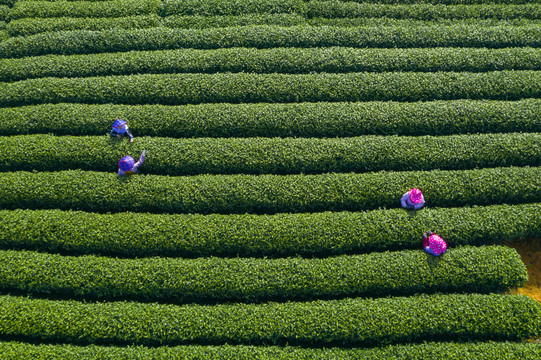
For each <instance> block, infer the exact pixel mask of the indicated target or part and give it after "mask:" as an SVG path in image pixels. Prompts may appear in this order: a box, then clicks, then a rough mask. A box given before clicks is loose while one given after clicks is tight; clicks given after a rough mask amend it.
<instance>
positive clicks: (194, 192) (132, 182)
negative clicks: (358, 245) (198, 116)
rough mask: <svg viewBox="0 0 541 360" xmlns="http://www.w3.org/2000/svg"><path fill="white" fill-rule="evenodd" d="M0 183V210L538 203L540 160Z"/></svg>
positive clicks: (84, 175)
mask: <svg viewBox="0 0 541 360" xmlns="http://www.w3.org/2000/svg"><path fill="white" fill-rule="evenodd" d="M134 155H136V154H134ZM151 159H152V153H147V160H146V161H148V162H150V161H152V160H151ZM142 169H143V171H144V166H143V168H142ZM0 183H2V187H0V209H17V208H28V209H50V208H56V209H72V210H86V211H96V212H108V211H115V212H121V211H136V212H141V211H145V212H172V213H203V214H208V213H227V214H230V213H246V212H248V213H267V214H269V213H277V212H314V211H340V210H354V211H357V210H369V209H375V208H380V207H398V206H399V205H400V201H399V199H400V197H401V196H402V195H403V194H404V192H406V191H407V190H409V189H411V188H412V187H418V188H420V189H422V190H423V193H424V194H425V198H426V201H427V203H428V204H430V206H445V207H449V206H452V207H456V206H465V205H491V204H501V203H508V204H517V203H528V202H541V167H534V168H529V167H525V168H513V167H511V168H494V169H476V170H458V171H441V170H433V171H416V172H379V173H366V174H323V175H286V176H283V175H282V176H280V175H197V176H187V177H168V176H157V175H147V176H133V177H119V176H118V175H116V172H111V173H99V172H92V171H61V172H52V173H48V172H44V173H40V172H38V173H30V172H12V173H0ZM51 184H55V186H54V187H51ZM366 189H370V191H366Z"/></svg>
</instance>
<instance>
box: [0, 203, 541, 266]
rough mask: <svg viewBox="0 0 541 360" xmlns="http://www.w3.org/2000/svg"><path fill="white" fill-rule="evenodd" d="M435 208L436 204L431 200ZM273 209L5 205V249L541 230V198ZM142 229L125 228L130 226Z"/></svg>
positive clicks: (370, 246) (254, 244)
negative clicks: (221, 211) (411, 206)
mask: <svg viewBox="0 0 541 360" xmlns="http://www.w3.org/2000/svg"><path fill="white" fill-rule="evenodd" d="M428 206H431V204H428ZM419 214H422V215H420V216H416V215H415V214H412V213H410V212H406V211H404V210H402V209H389V210H373V211H368V212H354V213H352V212H338V213H337V212H324V213H311V214H288V213H285V214H275V215H252V214H242V215H218V214H211V215H198V214H176V215H170V214H147V213H133V212H129V213H116V214H95V213H88V212H74V211H61V210H0V216H1V218H2V222H0V248H2V249H27V250H39V251H45V252H53V253H59V252H60V253H67V254H96V255H107V256H121V257H149V256H170V257H179V256H181V257H203V256H222V257H223V256H228V257H236V256H242V257H249V256H252V257H253V256H255V257H262V256H269V257H284V256H295V255H301V256H309V257H310V256H319V257H321V256H330V255H342V254H351V253H370V252H373V251H385V250H402V249H418V248H419V241H420V234H422V233H423V232H425V231H426V230H427V229H432V230H433V231H435V232H436V233H438V234H441V235H442V236H443V237H444V238H445V240H446V241H447V243H448V244H449V246H450V247H456V246H461V245H490V244H498V243H501V242H502V241H503V240H506V241H513V240H516V239H520V238H524V237H526V236H538V237H539V236H541V204H518V205H493V206H487V207H473V208H470V207H458V208H439V209H433V208H430V207H427V208H425V209H423V210H421V211H420V212H419ZM127 224H129V226H133V227H134V228H136V229H137V231H134V232H132V231H126V225H127Z"/></svg>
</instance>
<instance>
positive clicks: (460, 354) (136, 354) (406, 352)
mask: <svg viewBox="0 0 541 360" xmlns="http://www.w3.org/2000/svg"><path fill="white" fill-rule="evenodd" d="M0 352H2V356H3V357H4V358H5V359H6V360H27V359H35V360H49V359H51V358H59V359H76V360H79V359H83V358H84V359H89V360H91V359H96V360H103V359H111V360H112V359H115V360H120V359H126V360H131V359H135V358H137V359H155V360H159V359H165V360H171V359H174V360H177V359H179V360H180V359H183V360H184V359H198V360H199V359H238V360H253V359H257V360H267V359H273V360H278V359H280V360H285V359H295V360H312V359H322V360H328V359H335V360H358V359H365V360H368V359H370V360H381V359H387V360H402V359H404V358H408V359H420V360H425V359H427V358H431V359H437V358H440V357H441V358H445V359H451V358H452V359H457V360H461V359H464V360H472V359H487V358H490V359H493V360H507V359H511V358H515V357H516V358H520V359H537V358H539V357H541V346H539V344H533V343H524V342H492V341H491V342H471V343H452V342H439V343H435V342H428V343H426V342H425V343H422V344H407V345H388V346H381V347H377V348H352V349H347V348H303V347H294V346H283V347H282V346H280V347H279V346H247V345H236V346H233V345H221V346H197V345H184V346H174V347H169V346H162V347H156V348H153V347H144V346H127V347H116V346H97V345H87V346H76V345H70V344H61V345H47V344H40V345H35V344H27V343H21V342H0Z"/></svg>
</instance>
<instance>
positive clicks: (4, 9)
mask: <svg viewBox="0 0 541 360" xmlns="http://www.w3.org/2000/svg"><path fill="white" fill-rule="evenodd" d="M9 12H10V8H9V7H8V6H7V5H0V21H6V20H8V19H9Z"/></svg>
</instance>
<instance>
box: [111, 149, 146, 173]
mask: <svg viewBox="0 0 541 360" xmlns="http://www.w3.org/2000/svg"><path fill="white" fill-rule="evenodd" d="M145 154H146V150H143V152H142V153H141V157H140V158H139V161H138V162H135V160H134V159H133V158H132V157H131V156H124V157H123V158H122V159H120V161H119V162H118V175H133V174H137V172H138V171H139V166H141V165H143V162H144V161H145Z"/></svg>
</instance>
